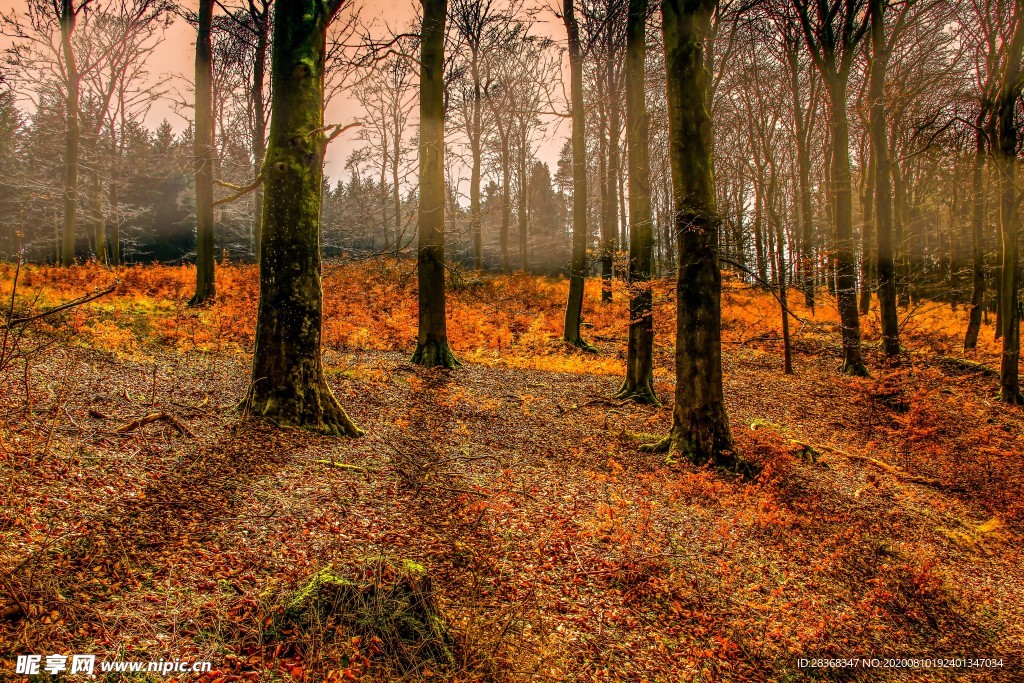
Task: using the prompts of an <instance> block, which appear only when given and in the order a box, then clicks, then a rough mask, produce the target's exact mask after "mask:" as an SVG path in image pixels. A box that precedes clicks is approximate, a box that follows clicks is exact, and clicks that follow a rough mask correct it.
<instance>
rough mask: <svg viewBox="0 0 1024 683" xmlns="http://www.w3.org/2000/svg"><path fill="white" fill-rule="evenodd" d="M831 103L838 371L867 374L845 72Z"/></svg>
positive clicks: (834, 84)
mask: <svg viewBox="0 0 1024 683" xmlns="http://www.w3.org/2000/svg"><path fill="white" fill-rule="evenodd" d="M829 98H830V100H831V105H832V111H831V116H832V186H833V189H834V198H835V203H834V206H835V209H834V211H835V216H834V220H835V241H836V245H835V247H836V248H835V252H836V298H837V299H838V301H839V319H840V324H841V326H842V339H843V364H842V365H841V366H840V370H841V372H843V373H844V374H848V375H861V376H864V375H867V368H866V367H865V366H864V360H863V358H862V356H861V349H860V316H859V315H858V311H857V260H856V259H855V258H854V255H853V180H852V176H851V172H850V124H849V120H848V118H847V114H846V106H847V102H846V76H845V75H843V74H839V75H833V78H831V79H830V82H829Z"/></svg>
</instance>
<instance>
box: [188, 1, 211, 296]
mask: <svg viewBox="0 0 1024 683" xmlns="http://www.w3.org/2000/svg"><path fill="white" fill-rule="evenodd" d="M198 18H199V27H198V31H197V34H196V119H195V141H194V150H195V152H194V153H195V181H196V293H195V294H194V295H193V296H192V300H191V301H190V302H189V303H190V304H191V305H199V304H202V303H204V302H205V301H207V300H208V299H210V298H212V297H213V296H214V293H215V289H214V283H213V267H214V263H213V261H214V249H213V164H214V159H213V48H212V42H211V33H212V29H213V0H199V17H198Z"/></svg>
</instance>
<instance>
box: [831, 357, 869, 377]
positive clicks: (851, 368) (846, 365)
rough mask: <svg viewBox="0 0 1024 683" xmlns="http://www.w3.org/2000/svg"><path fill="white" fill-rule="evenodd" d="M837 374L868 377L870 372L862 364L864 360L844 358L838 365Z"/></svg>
mask: <svg viewBox="0 0 1024 683" xmlns="http://www.w3.org/2000/svg"><path fill="white" fill-rule="evenodd" d="M839 374H841V375H848V376H850V377H870V376H871V373H870V372H868V367H867V366H866V365H864V361H859V360H858V361H852V360H849V359H847V360H844V361H843V364H842V365H840V366H839Z"/></svg>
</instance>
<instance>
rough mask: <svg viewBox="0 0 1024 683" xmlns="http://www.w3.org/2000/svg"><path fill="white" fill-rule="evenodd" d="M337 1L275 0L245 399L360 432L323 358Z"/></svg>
mask: <svg viewBox="0 0 1024 683" xmlns="http://www.w3.org/2000/svg"><path fill="white" fill-rule="evenodd" d="M339 5H340V3H338V4H331V5H325V3H323V2H322V1H321V0H277V10H276V11H277V14H276V20H275V22H274V39H273V50H272V57H271V85H272V90H273V95H272V100H271V112H272V115H271V122H270V137H269V144H268V146H267V157H266V163H265V166H264V167H265V174H266V192H265V194H264V200H263V248H262V249H261V254H260V304H259V312H258V314H257V322H256V350H255V353H254V355H253V372H252V385H251V388H250V390H249V395H248V397H247V404H248V407H249V409H250V410H251V412H252V413H253V414H255V415H259V416H263V417H266V418H269V419H271V420H273V421H275V422H277V423H278V424H282V425H291V426H299V427H305V428H308V429H311V430H313V431H317V432H321V433H324V434H331V435H337V436H358V435H359V434H361V433H362V432H361V431H360V430H359V429H358V428H357V427H356V426H355V425H354V424H353V423H352V421H351V420H350V419H349V417H348V415H347V414H346V413H345V411H344V410H343V409H342V407H341V405H339V403H338V401H337V400H336V399H335V397H334V395H333V393H331V389H330V387H329V386H328V385H327V382H326V380H325V379H324V373H323V367H322V364H321V359H320V342H321V325H322V322H323V320H322V318H323V289H322V287H321V282H320V205H321V199H322V196H321V195H322V192H323V160H324V151H325V148H326V144H327V140H326V137H325V134H324V129H323V106H324V101H323V84H324V55H325V52H326V35H327V27H328V25H329V23H330V21H331V18H332V17H333V15H334V13H335V12H337V9H338V7H339Z"/></svg>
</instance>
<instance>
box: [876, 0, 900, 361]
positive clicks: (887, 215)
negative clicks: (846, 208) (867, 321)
mask: <svg viewBox="0 0 1024 683" xmlns="http://www.w3.org/2000/svg"><path fill="white" fill-rule="evenodd" d="M884 1H885V0H871V5H870V12H871V74H870V80H871V82H870V86H869V87H870V96H871V119H870V127H871V154H872V157H873V159H874V163H875V172H874V180H875V202H874V203H875V232H876V233H877V239H878V268H877V270H878V307H879V310H880V312H881V314H882V345H883V347H884V348H885V355H886V356H887V357H888V358H889V359H890V360H895V359H897V358H899V355H900V326H899V320H898V319H897V316H896V262H895V260H894V258H893V249H892V181H891V178H892V173H891V169H890V167H889V142H888V140H887V139H886V138H887V133H886V126H885V70H886V65H887V63H888V61H889V57H888V55H887V54H886V40H885V32H884V31H885V17H884V14H883V12H884V7H885V5H884Z"/></svg>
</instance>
